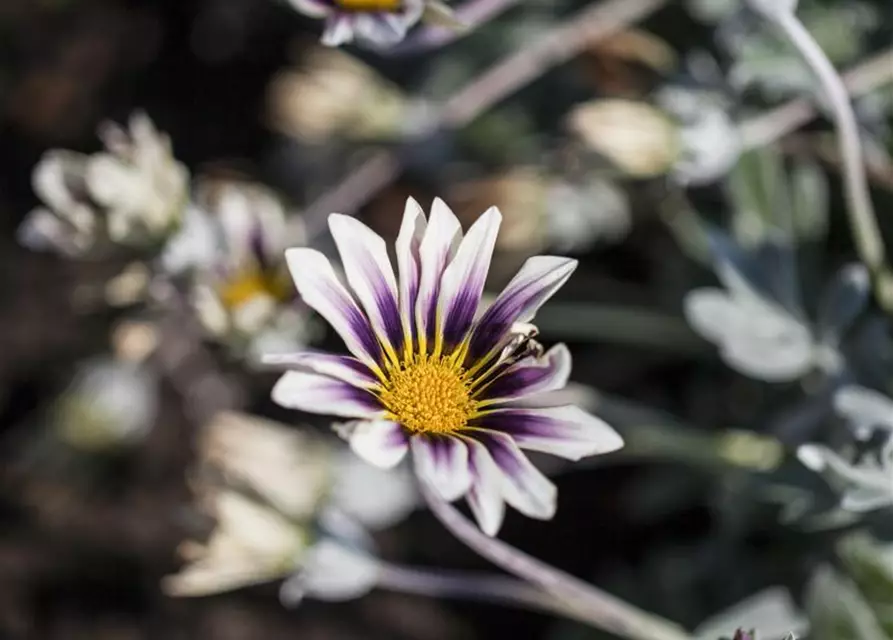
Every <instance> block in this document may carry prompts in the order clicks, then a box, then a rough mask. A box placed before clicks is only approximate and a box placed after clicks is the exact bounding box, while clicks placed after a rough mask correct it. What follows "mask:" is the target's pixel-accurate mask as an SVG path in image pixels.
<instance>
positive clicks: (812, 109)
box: [739, 49, 893, 151]
mask: <svg viewBox="0 0 893 640" xmlns="http://www.w3.org/2000/svg"><path fill="white" fill-rule="evenodd" d="M891 82H893V49H887V50H886V51H884V52H882V53H880V54H878V55H876V56H873V57H872V58H869V59H868V60H866V61H865V62H862V63H860V64H858V65H856V66H855V67H853V68H852V69H850V70H849V71H847V72H846V73H845V74H844V75H843V84H844V86H845V87H846V89H847V91H848V92H849V93H850V95H853V96H855V97H859V96H863V95H865V94H868V93H871V92H872V91H874V90H875V89H878V88H880V87H882V86H884V85H886V84H890V83H891ZM817 114H818V109H816V106H815V104H814V103H813V101H812V100H810V99H808V98H797V99H796V100H791V101H790V102H788V103H787V104H784V105H782V106H780V107H778V108H776V109H772V110H771V111H767V112H766V113H764V114H763V115H760V116H757V117H754V118H751V119H749V120H745V121H744V122H742V123H741V125H740V126H739V132H740V136H741V144H742V146H743V149H744V151H750V150H751V149H758V148H760V147H764V146H766V145H768V144H771V143H773V142H775V141H776V140H778V139H779V138H782V137H784V136H785V135H787V134H788V133H791V132H792V131H795V130H796V129H799V128H800V127H802V126H803V125H805V124H807V123H808V122H809V121H810V120H812V119H813V118H815V117H816V115H817Z"/></svg>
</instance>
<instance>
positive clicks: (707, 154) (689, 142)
mask: <svg viewBox="0 0 893 640" xmlns="http://www.w3.org/2000/svg"><path fill="white" fill-rule="evenodd" d="M657 104H658V105H659V106H660V107H661V108H662V109H664V110H665V111H666V113H667V114H668V115H669V116H670V117H671V118H672V119H674V120H675V122H676V127H677V132H678V133H677V135H678V149H679V151H678V157H677V159H676V161H675V163H674V164H673V169H672V172H671V173H672V175H673V177H674V178H675V179H676V180H677V181H679V182H680V183H682V184H683V185H700V184H707V183H710V182H714V181H716V180H718V179H719V178H721V177H722V176H724V175H725V174H726V173H727V172H728V171H729V170H730V169H731V168H732V167H733V166H734V165H735V163H736V162H737V160H738V156H739V155H740V154H741V141H740V139H739V136H738V128H737V126H736V125H735V123H734V121H733V120H732V119H731V117H729V114H728V105H727V104H725V103H724V101H722V100H720V99H718V98H717V96H715V95H714V94H711V93H710V92H707V91H700V90H695V89H687V88H684V87H678V86H667V87H664V88H662V89H661V90H660V91H659V92H658V95H657Z"/></svg>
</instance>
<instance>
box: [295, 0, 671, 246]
mask: <svg viewBox="0 0 893 640" xmlns="http://www.w3.org/2000/svg"><path fill="white" fill-rule="evenodd" d="M666 2H667V0H607V1H606V2H602V3H600V4H597V5H594V6H591V7H588V8H586V9H583V10H582V11H580V12H579V13H577V14H576V15H574V16H572V17H571V18H569V19H568V20H566V21H564V22H562V23H561V24H560V25H558V26H556V27H555V28H553V29H550V30H549V31H548V32H547V33H545V34H543V36H542V37H541V38H540V39H539V40H536V41H534V42H533V43H531V44H528V45H525V46H524V47H523V48H522V49H520V50H519V51H516V52H514V53H512V54H511V55H509V56H508V57H506V58H504V59H503V60H501V61H499V62H497V63H496V64H495V65H493V66H492V67H490V68H489V69H488V70H486V71H485V72H484V73H482V74H481V75H480V76H478V77H477V78H475V79H474V80H472V81H471V82H470V83H469V84H467V85H466V86H465V87H464V88H463V89H461V90H460V91H459V92H458V93H456V94H455V95H454V96H453V97H452V98H450V99H449V100H448V101H447V102H446V103H445V104H443V105H442V107H441V109H440V111H439V114H438V116H437V117H435V118H433V119H432V121H431V122H430V123H428V126H427V127H426V128H425V130H424V131H422V132H421V134H420V135H422V136H424V135H430V134H431V133H433V132H435V131H437V130H438V129H440V128H441V127H453V128H459V127H462V126H464V125H466V124H468V123H469V122H471V121H472V120H474V119H475V118H476V117H477V116H478V115H480V114H481V113H483V112H484V111H486V110H487V109H489V108H490V107H492V106H493V105H495V104H497V103H499V102H501V101H502V100H504V99H505V98H506V97H508V96H510V95H512V94H513V93H515V92H516V91H518V90H519V89H521V88H522V87H524V86H525V85H527V84H529V83H530V82H532V81H533V80H535V79H536V78H538V77H539V76H541V75H542V74H543V73H545V72H546V71H548V70H549V69H551V68H553V67H555V66H556V65H559V64H562V63H564V62H566V61H567V60H570V59H571V58H572V57H573V56H574V55H576V54H577V53H578V52H579V51H580V50H582V49H583V48H585V47H586V46H587V45H590V44H593V43H595V42H598V41H599V40H603V39H605V38H608V37H610V36H612V35H615V34H616V33H618V32H619V31H622V30H623V29H624V28H625V27H627V26H629V25H630V24H634V23H636V22H639V21H641V20H643V19H645V18H647V17H648V16H649V15H651V14H652V13H654V12H655V11H657V10H658V9H659V8H661V7H662V6H663V5H665V4H666ZM401 169H402V164H401V162H400V159H399V158H398V157H397V155H396V154H395V153H393V152H391V151H379V152H377V153H376V154H375V155H373V156H372V157H371V158H370V159H368V160H366V161H365V162H364V163H363V164H362V165H360V167H358V168H357V169H356V170H355V171H354V172H353V173H351V174H350V175H349V176H347V177H346V178H345V179H344V180H343V181H342V182H341V183H340V184H338V185H337V186H336V187H335V188H334V189H332V190H331V191H329V192H327V193H324V194H323V195H322V196H320V197H319V198H318V199H317V200H316V201H315V202H313V203H312V204H311V205H310V206H309V207H308V208H307V209H306V212H305V217H306V218H307V219H308V220H309V223H308V226H309V227H310V228H314V229H317V228H322V227H323V225H318V224H314V221H315V220H317V219H319V218H322V217H325V216H328V215H329V214H330V213H332V212H334V211H337V212H340V213H348V214H350V213H354V212H356V211H357V210H358V209H359V208H360V207H362V206H363V205H364V204H365V203H366V202H368V201H369V199H370V198H372V197H373V196H374V195H375V194H376V193H377V192H378V191H380V190H381V189H383V188H384V187H385V186H387V185H388V184H390V183H391V182H392V181H393V180H395V179H396V178H397V176H398V175H399V174H400V171H401Z"/></svg>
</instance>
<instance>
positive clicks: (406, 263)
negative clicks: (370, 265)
mask: <svg viewBox="0 0 893 640" xmlns="http://www.w3.org/2000/svg"><path fill="white" fill-rule="evenodd" d="M426 226H427V221H426V220H425V213H424V212H423V211H422V208H421V207H420V206H419V203H418V202H416V201H415V200H414V199H412V198H408V199H407V200H406V209H405V210H404V212H403V222H402V223H401V224H400V233H398V234H397V243H396V252H397V271H398V282H397V286H398V288H399V295H398V297H399V300H400V316H401V318H402V324H403V331H404V333H405V334H406V336H407V337H408V338H409V339H410V340H412V339H413V337H414V336H415V302H416V298H417V297H418V295H419V277H420V275H421V274H420V271H421V262H420V253H419V252H420V250H421V244H422V236H423V235H424V233H425V227H426Z"/></svg>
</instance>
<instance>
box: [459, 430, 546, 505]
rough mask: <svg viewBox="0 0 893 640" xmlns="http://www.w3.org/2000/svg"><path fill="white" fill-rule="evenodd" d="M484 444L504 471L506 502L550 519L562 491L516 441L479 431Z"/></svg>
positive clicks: (501, 435) (478, 433) (503, 435)
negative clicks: (528, 457) (535, 465)
mask: <svg viewBox="0 0 893 640" xmlns="http://www.w3.org/2000/svg"><path fill="white" fill-rule="evenodd" d="M472 437H474V438H475V439H476V440H478V441H479V442H481V443H482V444H483V445H484V446H485V447H487V450H488V451H489V452H490V455H491V456H492V458H493V461H494V462H495V463H496V466H497V467H499V470H500V471H501V472H502V480H503V483H502V492H503V497H504V498H505V500H506V502H508V503H509V504H510V505H511V506H513V507H514V508H515V509H517V510H518V511H520V512H521V513H523V514H524V515H526V516H528V517H531V518H538V519H540V520H549V519H551V518H552V517H553V516H554V515H555V510H556V508H557V506H558V490H557V489H556V488H555V485H554V484H552V483H551V482H550V481H549V479H548V478H546V476H544V475H543V474H542V473H541V472H540V471H539V470H538V469H537V468H536V467H534V466H533V464H532V463H531V462H530V460H528V459H527V456H525V455H524V453H523V452H522V451H521V449H519V448H518V445H517V444H515V442H514V440H512V438H511V437H509V436H507V435H506V434H504V433H498V432H495V431H483V430H481V431H477V432H476V433H475V434H474V436H472Z"/></svg>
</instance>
